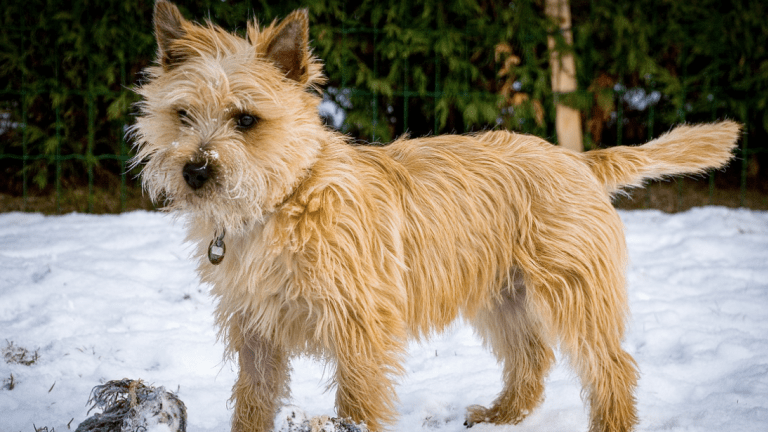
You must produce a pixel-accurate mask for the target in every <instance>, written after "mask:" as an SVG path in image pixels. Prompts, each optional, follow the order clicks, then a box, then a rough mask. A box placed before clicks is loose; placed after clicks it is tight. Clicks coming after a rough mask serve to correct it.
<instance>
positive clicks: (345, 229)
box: [133, 1, 739, 432]
mask: <svg viewBox="0 0 768 432" xmlns="http://www.w3.org/2000/svg"><path fill="white" fill-rule="evenodd" d="M155 20H156V28H157V36H158V43H159V52H158V60H159V65H158V66H155V67H151V68H149V70H148V81H147V83H146V84H145V85H143V86H142V87H141V88H140V89H139V90H138V92H139V94H141V96H142V97H143V102H142V103H141V104H140V106H139V108H140V116H139V118H138V121H137V123H136V126H135V128H134V131H133V132H134V135H135V139H136V146H137V149H138V153H137V156H136V159H135V162H136V163H139V162H142V161H144V162H146V166H145V167H144V170H143V173H142V178H143V182H144V186H145V187H146V189H147V191H148V192H149V193H150V195H151V196H152V197H153V198H154V199H156V200H165V201H166V202H167V203H168V206H169V208H170V209H171V210H173V211H175V212H177V213H178V214H181V215H183V216H184V217H185V218H186V220H187V226H188V238H189V240H190V241H192V242H194V243H195V244H197V249H196V253H195V256H196V257H197V259H198V261H199V264H198V272H199V274H200V277H201V279H202V280H203V281H204V282H207V283H209V284H211V285H212V287H213V289H212V290H213V291H212V292H213V294H214V295H215V296H216V297H217V298H218V305H217V309H216V321H217V323H218V325H219V326H220V328H221V337H222V338H223V339H224V340H225V341H226V342H227V346H228V350H229V353H230V354H231V355H233V356H237V357H238V359H239V363H240V376H239V378H238V381H237V383H236V384H235V387H234V389H233V396H232V397H233V400H234V402H235V413H234V417H233V424H232V428H233V430H236V431H267V430H270V429H271V427H272V424H273V423H272V421H273V417H274V415H275V413H276V410H277V408H278V406H279V404H280V403H281V400H283V399H284V398H286V397H287V396H288V388H289V387H288V380H289V372H290V367H289V359H290V358H291V357H292V356H295V355H297V354H299V353H308V354H311V355H315V356H318V357H320V358H325V359H327V360H329V361H330V362H332V364H333V365H334V366H335V369H334V373H333V382H334V383H335V385H336V387H337V397H336V404H337V409H338V414H339V415H340V416H343V417H351V418H352V419H354V420H356V421H365V422H366V423H367V425H368V426H369V427H370V428H371V429H372V430H380V429H382V428H384V427H385V425H387V424H391V422H392V421H393V420H394V416H395V409H394V403H395V399H396V396H395V391H394V382H395V380H396V379H397V377H398V376H400V375H402V374H403V372H404V371H403V367H402V360H403V358H402V357H403V354H404V350H405V347H406V340H407V339H408V338H409V337H411V338H422V337H426V336H428V335H430V334H432V333H434V332H439V331H441V330H443V329H445V328H446V326H448V325H449V324H450V323H451V322H452V321H454V320H455V319H457V318H458V317H459V316H461V317H463V318H464V319H466V320H467V321H468V322H470V323H471V324H472V325H473V326H474V327H475V328H476V329H477V332H478V334H480V336H482V338H483V340H484V341H485V343H486V344H487V345H488V346H489V348H490V349H491V350H492V351H493V353H494V354H495V355H496V356H497V357H498V358H499V361H500V362H502V363H503V381H504V388H503V390H502V392H501V393H500V395H499V396H498V398H497V399H496V401H495V402H494V403H493V405H492V406H491V407H490V408H484V407H479V406H473V407H470V408H469V412H468V417H467V421H468V424H470V425H471V424H473V423H477V422H483V421H488V422H493V423H517V422H520V421H521V420H522V419H523V418H525V416H526V415H527V414H528V413H529V412H531V410H533V409H534V408H536V406H537V405H538V404H539V403H540V402H541V400H542V399H543V383H544V377H545V376H546V374H547V371H548V370H549V368H550V366H551V365H552V363H553V361H554V355H553V348H554V347H555V346H559V348H560V349H561V350H562V352H563V353H564V354H565V355H566V356H567V358H568V360H569V361H570V363H571V364H572V366H573V367H574V369H575V370H576V371H577V373H578V374H579V377H580V378H581V380H582V383H583V386H584V393H585V396H586V399H587V401H588V403H589V406H590V410H591V414H590V417H591V426H590V431H592V432H597V431H628V430H631V429H632V428H633V427H634V425H635V424H636V423H637V421H638V419H637V413H636V410H635V406H634V405H635V404H634V396H633V391H634V388H635V386H636V384H637V377H638V372H637V366H636V364H635V362H634V360H633V359H632V357H631V356H630V355H629V354H627V353H626V352H625V351H624V350H623V349H622V347H621V340H622V337H623V334H624V329H625V323H626V318H627V314H628V310H627V298H626V291H625V277H624V272H625V267H626V262H627V252H626V246H625V243H624V236H623V230H622V224H621V221H620V219H619V217H618V215H617V213H616V211H615V210H614V209H613V207H612V206H611V202H610V196H609V195H610V194H611V193H615V192H617V191H619V190H620V188H622V187H626V186H639V185H640V184H641V182H642V181H643V179H646V178H654V177H661V176H668V175H674V174H681V173H698V172H701V171H702V170H705V169H708V168H713V167H720V166H722V165H723V164H725V163H726V162H727V161H728V160H729V159H730V157H731V153H730V151H731V149H732V148H733V147H734V145H735V141H736V139H737V137H738V133H739V126H738V125H737V124H735V123H733V122H722V123H717V124H711V125H703V126H683V127H680V128H678V129H675V130H673V131H672V132H670V133H668V134H666V135H664V136H662V137H660V138H659V139H657V140H655V141H653V142H651V143H649V144H647V145H645V146H640V147H620V148H614V149H607V150H598V151H593V152H588V153H584V154H576V153H572V152H570V151H567V150H564V149H562V148H559V147H555V146H552V145H551V144H549V143H547V142H545V141H543V140H541V139H539V138H536V137H532V136H527V135H519V134H514V133H509V132H504V131H496V132H486V133H481V134H477V135H471V136H437V137H433V138H420V139H412V140H408V139H401V140H398V141H395V142H393V143H391V144H389V145H387V146H383V147H374V146H353V145H350V144H349V143H348V140H347V138H346V137H344V136H342V135H339V134H337V133H335V132H333V131H330V130H328V129H325V128H324V127H323V126H322V125H321V122H320V119H319V117H318V114H317V110H316V106H317V104H318V102H319V98H318V97H317V96H316V95H315V94H313V93H312V92H311V91H308V90H310V89H311V88H312V87H314V86H316V85H319V84H321V83H322V81H323V80H322V76H321V74H320V66H319V62H318V61H317V60H316V59H314V57H312V56H311V53H310V51H309V48H308V45H307V22H308V21H307V16H306V12H295V13H294V14H292V15H291V16H289V17H288V18H286V19H285V20H284V21H283V22H282V23H280V24H279V25H278V24H277V23H273V24H272V25H271V26H269V27H267V28H266V29H262V28H260V27H259V26H258V25H256V24H255V23H254V24H253V25H250V26H249V27H248V34H247V37H246V39H241V38H239V37H236V36H233V35H230V34H227V33H226V32H224V31H223V30H221V29H220V28H218V27H215V26H213V25H211V24H208V25H207V26H198V25H194V24H191V23H189V22H187V21H185V20H183V18H181V15H180V14H179V13H178V10H176V8H175V7H174V6H173V5H171V4H170V3H167V2H165V1H160V2H158V3H157V5H156V13H155ZM297 38H298V39H297ZM297 40H298V42H296V41H297ZM275 47H278V48H275ZM291 47H294V48H291ZM293 49H296V50H298V52H296V53H292V52H291V50H293ZM278 57H279V58H278ZM297 71H298V72H297ZM180 109H183V110H185V111H186V113H187V114H186V117H185V118H182V119H181V120H180V118H179V116H178V115H177V114H176V112H177V110H180ZM237 113H250V114H255V115H256V116H257V117H258V118H259V119H260V120H259V123H258V125H257V126H256V127H254V128H253V129H249V130H238V129H237V128H235V126H234V122H235V117H234V116H235V115H236V114H237ZM188 162H204V163H207V164H210V166H211V169H212V178H211V179H210V180H209V181H208V182H207V183H206V184H205V186H204V187H201V188H199V189H193V188H191V187H190V186H189V185H188V184H186V183H185V180H184V179H183V177H182V168H183V167H184V165H185V164H187V163H188ZM223 230H226V237H225V240H226V247H227V252H226V256H225V258H224V260H223V262H222V263H221V264H219V265H213V264H211V263H210V262H209V261H208V260H207V259H206V252H207V246H208V244H209V242H210V241H211V240H212V238H213V237H214V236H215V235H217V234H218V233H221V232H222V231H223Z"/></svg>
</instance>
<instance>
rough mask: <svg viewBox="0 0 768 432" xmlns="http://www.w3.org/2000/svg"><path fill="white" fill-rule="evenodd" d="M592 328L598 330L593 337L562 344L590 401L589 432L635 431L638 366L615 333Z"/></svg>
mask: <svg viewBox="0 0 768 432" xmlns="http://www.w3.org/2000/svg"><path fill="white" fill-rule="evenodd" d="M586 316H590V314H586ZM594 321H597V320H594ZM589 326H590V327H592V328H594V329H595V330H596V331H594V332H593V333H594V334H592V335H590V336H588V337H579V338H578V339H577V341H576V343H575V344H574V343H563V344H561V348H562V349H563V351H564V352H565V354H566V355H567V356H568V357H569V359H570V361H571V364H572V365H573V368H574V369H575V370H576V371H577V372H578V374H579V376H580V378H581V383H582V387H583V394H584V395H585V397H586V398H587V400H588V401H589V408H590V427H589V431H590V432H629V431H632V430H634V427H635V425H636V424H637V422H638V418H637V409H636V408H635V397H634V390H635V387H636V386H637V380H638V376H639V374H638V371H637V364H636V363H635V361H634V359H633V358H632V356H630V355H629V354H628V353H627V352H626V351H624V350H623V349H622V348H621V338H620V337H619V335H618V334H617V333H616V332H615V331H614V330H613V329H608V330H607V331H606V329H601V328H600V323H598V322H593V323H591V324H590V325H589ZM595 334H596V335H598V336H597V337H595Z"/></svg>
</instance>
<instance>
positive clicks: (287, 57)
mask: <svg viewBox="0 0 768 432" xmlns="http://www.w3.org/2000/svg"><path fill="white" fill-rule="evenodd" d="M265 55H266V57H267V59H269V60H270V61H272V63H274V65H275V66H277V68H278V69H280V70H281V71H282V72H283V73H284V74H285V76H286V77H288V78H289V79H292V80H294V81H297V82H299V83H302V84H304V83H306V81H307V75H308V70H307V67H308V63H309V61H310V53H309V15H308V13H307V10H306V9H299V10H296V11H293V12H292V13H291V14H290V15H288V16H287V17H286V18H285V19H284V20H283V21H282V22H281V23H280V25H279V26H277V28H276V29H275V30H274V31H273V32H272V33H271V35H270V38H269V40H268V41H267V46H266V52H265Z"/></svg>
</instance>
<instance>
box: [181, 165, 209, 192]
mask: <svg viewBox="0 0 768 432" xmlns="http://www.w3.org/2000/svg"><path fill="white" fill-rule="evenodd" d="M182 175H183V176H184V181H185V182H187V184H188V185H189V187H191V188H192V189H200V188H201V187H203V185H204V184H205V182H207V181H208V178H210V177H211V166H210V164H208V163H204V162H188V163H187V164H186V165H184V169H183V170H182Z"/></svg>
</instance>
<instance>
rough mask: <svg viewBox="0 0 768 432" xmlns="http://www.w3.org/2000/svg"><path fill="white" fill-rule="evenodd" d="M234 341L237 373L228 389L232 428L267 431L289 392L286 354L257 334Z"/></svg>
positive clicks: (237, 430) (236, 431)
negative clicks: (231, 386)
mask: <svg viewBox="0 0 768 432" xmlns="http://www.w3.org/2000/svg"><path fill="white" fill-rule="evenodd" d="M231 336H233V335H232V334H230V337H231ZM237 342H238V343H236V344H235V349H237V353H238V359H239V363H240V374H239V376H238V379H237V382H236V383H235V386H234V388H233V389H232V401H233V402H234V405H235V412H234V415H233V417H232V431H233V432H246V431H247V432H267V431H271V430H272V427H273V423H274V418H275V415H276V414H277V410H278V408H279V407H280V404H281V403H282V400H283V399H285V398H287V397H288V393H289V387H288V382H289V374H290V366H289V362H288V358H287V355H286V354H285V352H284V351H283V350H281V349H279V348H278V347H276V346H275V345H273V344H272V343H270V342H269V341H267V340H265V339H262V338H260V337H258V336H250V337H245V338H242V339H240V340H239V341H237Z"/></svg>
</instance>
